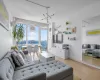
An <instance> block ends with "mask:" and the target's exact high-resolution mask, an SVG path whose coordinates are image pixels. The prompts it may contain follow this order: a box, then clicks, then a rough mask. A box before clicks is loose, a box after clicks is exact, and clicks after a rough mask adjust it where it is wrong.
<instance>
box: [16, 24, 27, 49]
mask: <svg viewBox="0 0 100 80" xmlns="http://www.w3.org/2000/svg"><path fill="white" fill-rule="evenodd" d="M17 25H18V26H20V25H23V29H24V38H23V39H22V40H21V41H20V42H19V43H18V48H19V49H22V46H24V45H26V25H25V24H17Z"/></svg>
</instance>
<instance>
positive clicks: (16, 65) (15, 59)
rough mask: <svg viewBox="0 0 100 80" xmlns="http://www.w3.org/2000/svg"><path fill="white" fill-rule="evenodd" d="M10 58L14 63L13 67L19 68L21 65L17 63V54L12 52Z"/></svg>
mask: <svg viewBox="0 0 100 80" xmlns="http://www.w3.org/2000/svg"><path fill="white" fill-rule="evenodd" d="M11 56H12V59H13V62H14V64H15V67H20V66H21V64H20V63H19V61H18V58H17V54H16V53H15V52H13V53H12V54H11Z"/></svg>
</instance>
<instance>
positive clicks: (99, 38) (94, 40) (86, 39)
mask: <svg viewBox="0 0 100 80" xmlns="http://www.w3.org/2000/svg"><path fill="white" fill-rule="evenodd" d="M97 29H100V22H97V23H94V24H89V25H88V26H86V27H83V28H82V31H83V32H82V44H100V35H87V34H86V32H87V31H89V30H97Z"/></svg>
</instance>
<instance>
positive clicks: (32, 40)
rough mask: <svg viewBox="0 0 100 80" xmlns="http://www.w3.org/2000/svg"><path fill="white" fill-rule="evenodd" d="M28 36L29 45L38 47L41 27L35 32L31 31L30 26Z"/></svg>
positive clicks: (36, 28)
mask: <svg viewBox="0 0 100 80" xmlns="http://www.w3.org/2000/svg"><path fill="white" fill-rule="evenodd" d="M27 35H28V36H27V38H28V44H31V45H38V43H39V39H38V36H39V27H35V30H31V28H30V26H28V30H27Z"/></svg>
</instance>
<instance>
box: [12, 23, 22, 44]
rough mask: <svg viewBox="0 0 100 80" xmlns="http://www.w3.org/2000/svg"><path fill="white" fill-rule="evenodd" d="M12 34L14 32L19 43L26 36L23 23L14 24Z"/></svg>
mask: <svg viewBox="0 0 100 80" xmlns="http://www.w3.org/2000/svg"><path fill="white" fill-rule="evenodd" d="M12 34H13V38H14V40H15V41H16V44H17V45H18V43H19V42H20V40H22V39H23V37H24V28H23V25H22V24H19V25H16V26H14V28H13V32H12Z"/></svg>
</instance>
